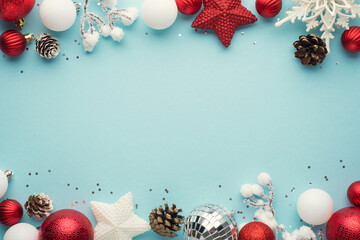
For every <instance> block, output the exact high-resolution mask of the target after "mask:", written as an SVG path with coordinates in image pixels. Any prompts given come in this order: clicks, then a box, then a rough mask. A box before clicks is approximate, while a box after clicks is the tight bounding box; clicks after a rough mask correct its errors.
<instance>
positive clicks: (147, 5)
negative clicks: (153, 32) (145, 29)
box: [141, 0, 178, 30]
mask: <svg viewBox="0 0 360 240" xmlns="http://www.w3.org/2000/svg"><path fill="white" fill-rule="evenodd" d="M141 14H142V17H143V19H144V22H145V23H146V25H148V26H149V27H151V28H153V29H157V30H162V29H165V28H168V27H170V26H171V25H172V24H173V23H174V22H175V20H176V17H177V14H178V9H177V6H176V3H175V1H174V0H145V1H144V3H143V5H142V10H141Z"/></svg>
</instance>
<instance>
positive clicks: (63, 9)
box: [40, 0, 76, 32]
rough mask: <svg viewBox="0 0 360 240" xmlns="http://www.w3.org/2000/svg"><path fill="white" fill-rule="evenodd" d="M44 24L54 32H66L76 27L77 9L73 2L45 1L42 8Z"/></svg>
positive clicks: (41, 14) (60, 0)
mask: <svg viewBox="0 0 360 240" xmlns="http://www.w3.org/2000/svg"><path fill="white" fill-rule="evenodd" d="M40 18H41V21H42V23H43V24H44V25H45V27H47V28H48V29H50V30H52V31H57V32H61V31H65V30H67V29H69V28H70V27H71V26H72V25H74V23H75V20H76V7H75V5H74V3H73V2H72V1H71V0H44V1H43V2H42V3H41V6H40Z"/></svg>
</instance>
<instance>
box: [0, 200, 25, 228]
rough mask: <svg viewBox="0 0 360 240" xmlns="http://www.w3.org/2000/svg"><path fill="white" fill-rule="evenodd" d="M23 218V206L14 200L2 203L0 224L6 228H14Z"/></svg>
mask: <svg viewBox="0 0 360 240" xmlns="http://www.w3.org/2000/svg"><path fill="white" fill-rule="evenodd" d="M22 216H23V208H22V206H21V204H20V203H19V202H18V201H16V200H12V199H7V200H4V201H2V202H1V203H0V223H1V224H3V225H5V226H12V225H15V224H17V223H18V222H20V220H21V218H22Z"/></svg>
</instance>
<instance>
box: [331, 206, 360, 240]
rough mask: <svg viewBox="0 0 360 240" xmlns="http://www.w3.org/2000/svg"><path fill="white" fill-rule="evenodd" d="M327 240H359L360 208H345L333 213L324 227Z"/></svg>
mask: <svg viewBox="0 0 360 240" xmlns="http://www.w3.org/2000/svg"><path fill="white" fill-rule="evenodd" d="M326 239H327V240H340V239H341V240H359V239H360V208H359V207H346V208H343V209H340V210H339V211H337V212H335V213H334V214H333V215H332V217H331V218H330V220H329V222H328V224H327V226H326Z"/></svg>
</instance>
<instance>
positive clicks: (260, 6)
mask: <svg viewBox="0 0 360 240" xmlns="http://www.w3.org/2000/svg"><path fill="white" fill-rule="evenodd" d="M255 6H256V11H257V12H258V13H259V14H260V15H261V16H262V17H265V18H272V17H275V16H276V15H278V13H279V12H280V10H281V7H282V1H281V0H256V2H255Z"/></svg>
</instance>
